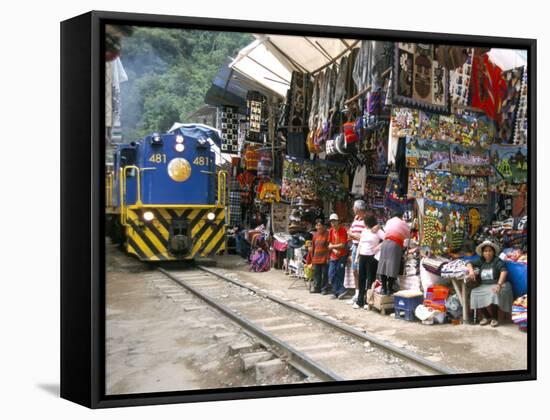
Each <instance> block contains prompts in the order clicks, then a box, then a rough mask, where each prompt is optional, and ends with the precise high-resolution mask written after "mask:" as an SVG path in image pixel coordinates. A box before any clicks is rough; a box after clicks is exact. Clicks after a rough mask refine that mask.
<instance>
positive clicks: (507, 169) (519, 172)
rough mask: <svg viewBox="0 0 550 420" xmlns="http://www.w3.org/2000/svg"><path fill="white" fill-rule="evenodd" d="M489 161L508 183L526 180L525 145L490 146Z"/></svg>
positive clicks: (518, 182)
mask: <svg viewBox="0 0 550 420" xmlns="http://www.w3.org/2000/svg"><path fill="white" fill-rule="evenodd" d="M491 163H492V164H493V167H494V168H495V169H496V171H497V172H498V174H499V175H500V176H501V177H502V179H504V180H505V181H507V182H508V183H510V184H523V183H526V182H527V146H501V145H497V144H493V145H492V146H491Z"/></svg>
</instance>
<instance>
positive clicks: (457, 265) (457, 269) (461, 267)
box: [441, 260, 468, 279]
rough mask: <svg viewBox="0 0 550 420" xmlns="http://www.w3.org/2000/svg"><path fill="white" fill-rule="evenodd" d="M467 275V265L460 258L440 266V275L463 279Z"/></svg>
mask: <svg viewBox="0 0 550 420" xmlns="http://www.w3.org/2000/svg"><path fill="white" fill-rule="evenodd" d="M467 275H468V267H466V263H465V262H464V261H462V260H454V261H451V262H449V263H447V264H445V265H443V266H442V267H441V277H445V278H457V279H463V278H465V277H466V276H467Z"/></svg>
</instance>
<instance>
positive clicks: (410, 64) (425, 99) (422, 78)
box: [392, 43, 449, 112]
mask: <svg viewBox="0 0 550 420" xmlns="http://www.w3.org/2000/svg"><path fill="white" fill-rule="evenodd" d="M392 83H393V89H394V91H393V96H392V100H393V101H394V103H396V104H401V105H404V106H412V107H415V108H420V109H425V110H428V111H436V112H447V111H448V109H449V95H448V86H449V75H448V73H447V71H446V70H445V68H444V67H443V66H441V65H440V64H439V63H438V62H437V60H435V59H434V46H433V45H432V44H412V43H396V44H395V60H394V69H393V82H392Z"/></svg>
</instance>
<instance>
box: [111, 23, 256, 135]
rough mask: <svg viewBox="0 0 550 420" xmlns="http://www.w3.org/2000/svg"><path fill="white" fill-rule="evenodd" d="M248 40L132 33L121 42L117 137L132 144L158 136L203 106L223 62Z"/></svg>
mask: <svg viewBox="0 0 550 420" xmlns="http://www.w3.org/2000/svg"><path fill="white" fill-rule="evenodd" d="M252 40H253V37H252V35H250V34H244V33H233V32H215V31H199V30H181V29H167V28H143V27H142V28H136V29H135V31H134V32H133V33H132V35H131V36H128V37H125V38H123V39H122V43H121V60H122V63H123V65H124V68H125V70H126V73H127V74H128V81H127V82H125V83H122V85H121V95H122V109H121V111H122V112H121V123H122V135H123V138H124V139H125V140H131V139H137V138H140V137H143V136H145V135H147V134H149V133H151V132H153V131H159V132H163V131H166V130H168V129H169V128H170V127H171V125H172V124H173V123H174V122H176V121H179V122H189V121H188V117H189V115H190V114H192V113H193V112H194V111H196V110H197V109H199V108H200V107H202V106H203V105H204V96H205V94H206V92H207V91H208V89H209V88H210V85H211V83H212V81H213V80H214V77H215V76H216V74H217V73H218V71H219V70H220V68H221V67H222V66H223V65H224V63H225V61H226V60H227V57H235V56H236V54H237V52H238V51H239V50H240V49H241V48H243V47H244V46H246V45H247V44H249V43H250V42H251V41H252Z"/></svg>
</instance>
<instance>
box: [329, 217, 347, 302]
mask: <svg viewBox="0 0 550 420" xmlns="http://www.w3.org/2000/svg"><path fill="white" fill-rule="evenodd" d="M329 220H330V225H331V228H330V230H329V231H328V241H329V245H328V249H329V254H330V256H329V263H328V280H329V282H330V284H331V286H332V296H331V298H332V299H336V298H338V299H343V298H344V297H345V296H346V293H347V290H346V288H345V287H344V275H345V270H346V260H347V257H348V250H347V248H346V246H347V243H348V233H347V231H346V229H345V228H344V227H343V226H340V223H339V219H338V215H337V214H336V213H332V214H331V215H330V217H329Z"/></svg>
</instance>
